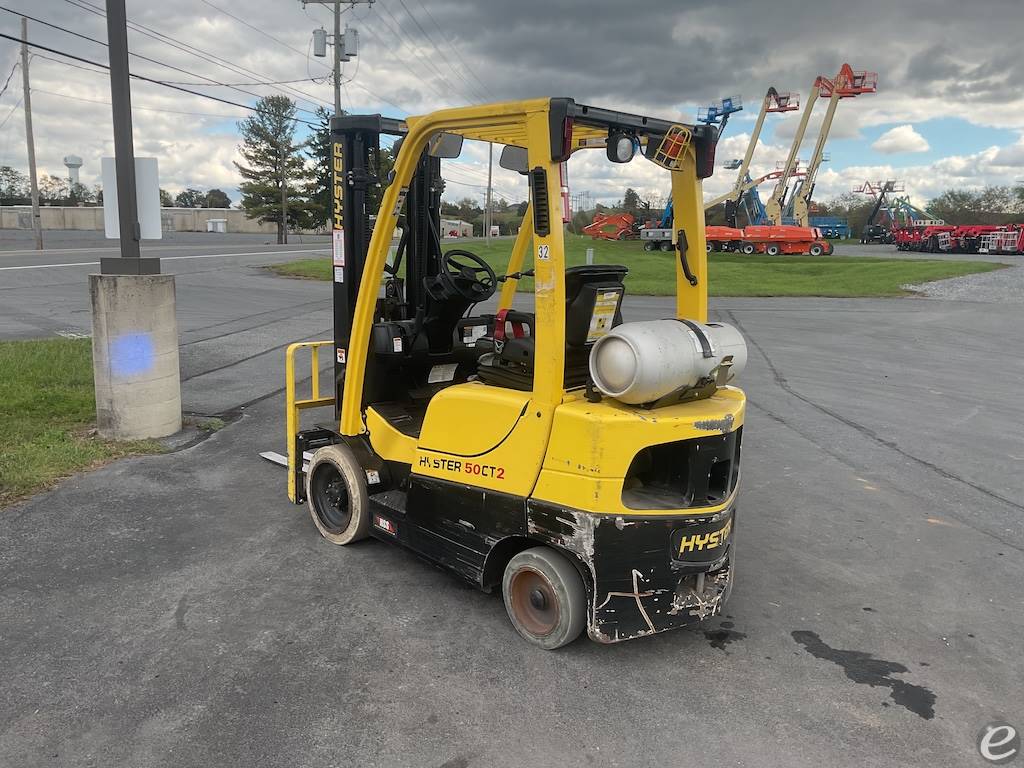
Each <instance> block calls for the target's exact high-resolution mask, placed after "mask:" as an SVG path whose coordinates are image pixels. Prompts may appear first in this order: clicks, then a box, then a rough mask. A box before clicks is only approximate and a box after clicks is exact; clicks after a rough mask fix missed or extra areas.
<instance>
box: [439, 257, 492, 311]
mask: <svg viewBox="0 0 1024 768" xmlns="http://www.w3.org/2000/svg"><path fill="white" fill-rule="evenodd" d="M438 278H440V282H441V284H442V285H443V286H444V288H445V289H446V290H447V291H448V292H450V293H454V294H457V295H459V296H461V297H462V298H464V299H465V300H466V301H472V302H474V303H475V302H478V301H486V300H487V299H489V298H491V296H493V295H494V291H495V289H496V288H497V287H498V278H497V276H496V275H495V274H494V270H493V269H492V268H491V265H490V264H488V263H487V262H486V261H484V260H483V259H481V258H480V257H479V256H477V255H476V254H475V253H470V252H469V251H461V250H451V251H448V252H446V253H445V254H444V255H443V256H442V257H441V272H440V273H439V274H438Z"/></svg>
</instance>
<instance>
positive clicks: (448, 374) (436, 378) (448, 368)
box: [427, 363, 459, 384]
mask: <svg viewBox="0 0 1024 768" xmlns="http://www.w3.org/2000/svg"><path fill="white" fill-rule="evenodd" d="M458 367H459V364H458V363H445V364H444V365H435V366H434V367H433V368H431V369H430V373H428V374H427V384H439V383H440V382H442V381H451V380H452V379H454V378H455V369H456V368H458Z"/></svg>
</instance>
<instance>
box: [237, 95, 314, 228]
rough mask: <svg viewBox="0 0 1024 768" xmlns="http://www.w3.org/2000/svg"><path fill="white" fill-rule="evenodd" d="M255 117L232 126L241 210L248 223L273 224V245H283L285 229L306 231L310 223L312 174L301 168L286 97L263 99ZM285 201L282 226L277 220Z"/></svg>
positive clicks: (300, 146) (291, 109) (300, 145)
mask: <svg viewBox="0 0 1024 768" xmlns="http://www.w3.org/2000/svg"><path fill="white" fill-rule="evenodd" d="M256 110H257V111H256V113H255V114H253V115H251V116H249V117H247V118H246V119H245V120H243V121H241V122H240V123H238V129H239V131H241V133H242V145H241V146H240V147H239V153H240V154H241V155H242V159H243V160H244V161H245V164H244V165H243V164H242V163H238V162H236V163H235V167H236V168H238V172H239V173H240V174H241V175H242V178H243V179H245V181H243V182H242V184H240V185H239V190H240V191H241V193H242V209H243V210H244V211H245V213H246V216H248V217H249V218H250V219H256V220H258V221H260V222H265V221H272V222H275V223H276V224H277V242H279V243H285V242H287V241H288V234H287V227H288V226H291V227H306V226H311V225H312V224H313V223H314V222H315V221H316V215H315V212H316V211H317V209H318V206H317V204H316V203H315V202H314V201H312V200H311V199H310V195H311V193H313V192H314V188H313V179H314V176H315V173H314V171H312V170H310V169H309V168H307V167H306V162H305V160H306V158H305V157H304V156H303V154H302V150H303V149H304V148H305V146H306V143H305V142H299V143H296V141H295V103H294V102H293V101H292V100H291V99H289V98H288V97H287V96H265V97H264V98H262V99H260V100H259V101H258V102H257V103H256ZM282 197H283V198H284V199H285V201H286V208H287V220H286V219H285V217H284V216H283V215H282Z"/></svg>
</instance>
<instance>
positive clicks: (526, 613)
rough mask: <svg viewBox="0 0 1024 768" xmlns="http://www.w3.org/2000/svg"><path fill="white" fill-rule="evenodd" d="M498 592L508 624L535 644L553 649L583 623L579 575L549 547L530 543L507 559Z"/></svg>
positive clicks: (583, 602)
mask: <svg viewBox="0 0 1024 768" xmlns="http://www.w3.org/2000/svg"><path fill="white" fill-rule="evenodd" d="M501 594H502V597H504V598H505V610H507V611H508V617H509V619H510V620H511V621H512V626H513V627H515V628H516V631H517V632H518V633H519V634H520V635H522V636H523V638H524V639H525V640H526V641H527V642H529V643H531V644H533V645H536V646H537V647H539V648H544V649H545V650H548V651H553V650H554V649H555V648H561V647H562V646H563V645H568V644H569V643H571V642H572V641H573V640H575V639H576V638H577V637H579V636H580V633H581V632H583V628H584V627H585V626H586V623H587V589H586V587H585V586H584V585H583V578H582V577H581V576H580V574H579V571H577V570H576V568H575V567H574V566H573V564H572V563H570V562H569V561H568V560H567V559H566V558H565V556H564V555H562V554H560V553H558V552H556V551H555V550H554V549H551V548H550V547H532V548H530V549H527V550H523V551H522V552H520V553H519V554H518V555H516V556H515V557H513V558H512V559H511V560H509V561H508V565H507V566H505V575H504V576H503V577H502V579H501Z"/></svg>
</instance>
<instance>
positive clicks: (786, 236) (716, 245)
mask: <svg viewBox="0 0 1024 768" xmlns="http://www.w3.org/2000/svg"><path fill="white" fill-rule="evenodd" d="M704 233H705V237H706V239H707V241H708V250H710V251H739V252H740V253H745V254H747V255H748V256H749V255H750V254H753V253H764V254H767V255H768V256H778V255H779V254H786V255H810V256H821V255H822V254H825V255H828V254H831V253H832V251H833V250H834V248H833V247H832V243H830V242H829V241H828V240H826V239H825V238H824V237H822V236H821V231H820V230H819V229H818V228H817V227H795V226H791V225H789V224H781V225H772V224H769V225H767V226H760V225H754V226H749V227H746V228H745V229H735V228H733V227H716V226H710V227H705V228H704Z"/></svg>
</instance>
